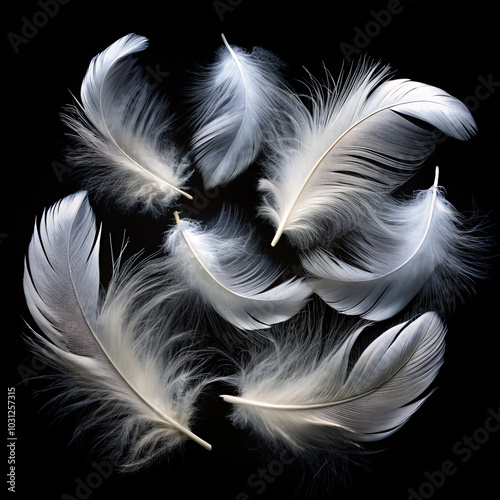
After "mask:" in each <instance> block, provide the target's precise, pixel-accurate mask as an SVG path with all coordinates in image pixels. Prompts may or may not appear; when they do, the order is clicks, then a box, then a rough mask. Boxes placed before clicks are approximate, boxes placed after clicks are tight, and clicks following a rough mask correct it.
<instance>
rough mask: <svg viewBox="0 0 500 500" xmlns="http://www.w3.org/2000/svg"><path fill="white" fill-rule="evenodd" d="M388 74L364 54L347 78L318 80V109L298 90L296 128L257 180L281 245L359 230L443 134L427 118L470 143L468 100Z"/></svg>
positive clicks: (290, 110) (292, 106)
mask: <svg viewBox="0 0 500 500" xmlns="http://www.w3.org/2000/svg"><path fill="white" fill-rule="evenodd" d="M389 73H390V71H389V68H388V67H381V66H379V65H373V64H369V63H368V62H366V61H363V62H362V63H361V64H360V65H359V66H358V67H357V68H356V69H355V70H353V71H352V72H351V73H350V74H349V75H348V76H347V78H345V81H343V83H342V81H340V82H339V83H334V82H331V81H329V82H328V84H329V87H326V88H324V87H321V86H320V85H319V84H316V85H313V89H312V96H311V98H310V103H311V106H312V110H311V111H309V109H308V108H307V107H306V105H305V104H303V102H302V101H301V100H299V99H298V98H295V97H293V96H292V95H290V99H289V106H288V107H285V112H286V113H287V114H288V119H286V120H283V123H285V124H286V123H289V124H290V129H289V132H288V135H286V134H285V135H283V133H282V137H281V138H280V137H279V136H277V137H276V139H275V141H274V144H270V146H271V147H272V148H271V152H270V154H269V156H268V158H267V160H266V162H265V164H264V166H265V174H264V178H262V179H261V181H260V184H259V188H260V190H261V191H262V192H263V203H262V206H261V213H262V215H264V216H265V217H267V218H268V219H269V220H270V221H271V223H272V225H273V226H274V227H275V228H276V234H275V237H274V239H273V241H272V243H271V244H272V245H273V246H274V245H276V243H277V242H278V240H279V238H280V237H281V235H282V234H283V233H285V234H286V235H287V236H288V238H289V240H290V242H292V243H293V244H294V245H297V246H299V247H302V248H305V247H308V246H310V245H311V244H313V243H318V242H321V241H322V240H324V239H325V238H326V239H328V238H331V237H334V236H336V235H340V234H342V233H343V232H345V231H347V230H350V229H352V228H353V227H354V226H355V225H356V223H357V222H358V221H359V219H360V218H361V217H363V216H364V214H366V213H367V212H369V211H370V209H371V208H372V207H373V206H376V204H377V203H378V200H379V197H380V195H383V194H386V193H388V192H391V191H393V190H394V189H395V188H397V187H398V186H400V185H401V184H402V183H403V182H404V181H405V180H406V179H408V177H409V176H411V175H412V174H413V173H414V172H415V170H416V169H417V167H418V166H419V165H421V164H422V162H423V161H424V160H425V159H426V158H427V157H428V156H429V154H430V153H431V152H432V150H433V147H434V145H435V140H434V139H435V134H433V132H432V131H430V130H428V128H426V127H425V126H423V125H422V124H421V122H426V124H429V125H431V126H433V127H437V128H438V129H440V130H442V131H443V132H445V133H446V134H448V135H449V136H451V137H454V138H457V139H462V140H465V139H467V138H469V137H470V135H471V134H472V133H473V132H474V131H475V123H474V120H473V118H472V115H471V114H470V112H469V111H468V109H467V108H466V106H465V105H464V104H462V103H461V102H460V101H458V100H457V99H455V98H454V97H452V96H450V95H449V94H447V93H446V92H444V91H442V90H440V89H438V88H436V87H431V86H429V85H425V84H422V83H417V82H412V81H410V80H388V77H389ZM414 119H417V120H414ZM419 120H420V121H421V122H420V123H419Z"/></svg>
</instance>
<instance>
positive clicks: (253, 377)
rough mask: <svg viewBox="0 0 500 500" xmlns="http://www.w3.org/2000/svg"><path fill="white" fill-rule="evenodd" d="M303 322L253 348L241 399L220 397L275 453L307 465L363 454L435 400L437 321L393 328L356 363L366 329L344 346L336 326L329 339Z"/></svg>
mask: <svg viewBox="0 0 500 500" xmlns="http://www.w3.org/2000/svg"><path fill="white" fill-rule="evenodd" d="M296 318H297V317H296ZM296 318H293V319H292V320H290V321H289V322H287V323H282V324H281V325H278V326H277V327H275V328H274V329H273V332H272V333H273V336H272V337H270V339H271V340H270V341H269V343H268V345H267V347H264V348H262V347H255V346H251V347H250V350H249V352H248V358H247V362H246V363H245V362H243V363H242V364H241V366H240V368H239V371H238V372H237V373H236V374H235V375H234V376H233V377H232V379H230V382H232V384H233V385H234V386H235V388H236V389H237V394H238V395H237V396H233V395H222V396H221V397H222V398H223V399H224V400H225V401H226V402H228V403H231V404H232V406H233V407H232V411H231V415H230V418H231V420H232V422H233V423H234V424H235V425H236V426H237V427H240V428H247V429H250V430H251V431H252V433H253V434H255V435H256V436H257V437H259V438H260V439H261V440H263V441H264V442H265V443H267V445H268V447H270V448H275V449H281V448H282V447H286V448H288V449H289V450H290V451H291V452H292V453H293V454H294V455H295V456H296V457H297V458H301V459H305V460H306V461H309V460H313V457H314V456H315V454H316V453H322V452H325V451H329V452H333V453H334V454H335V452H336V451H338V450H344V451H345V450H346V445H348V444H351V445H353V446H354V447H356V446H357V447H358V449H359V444H358V443H362V442H370V441H377V440H380V439H383V438H385V437H387V436H389V435H391V434H393V433H394V432H396V431H397V430H398V429H399V428H400V427H401V426H402V425H403V424H404V423H405V422H406V421H407V420H408V419H409V418H410V417H411V416H412V415H413V414H414V412H415V411H416V410H417V409H418V408H419V407H420V405H421V404H422V403H423V402H424V401H425V399H426V398H427V397H428V396H423V397H422V394H423V393H424V391H425V390H426V389H427V388H428V387H429V385H430V384H431V383H432V382H433V380H434V378H435V377H436V375H437V373H438V371H439V368H440V366H441V364H442V361H443V352H444V336H445V327H444V325H443V324H442V322H441V320H440V319H439V317H438V316H437V315H436V314H435V313H426V314H424V315H422V316H420V317H418V318H417V319H415V320H411V321H408V322H406V323H402V324H399V325H397V326H394V327H392V328H389V329H388V330H387V331H385V332H384V333H383V334H381V335H380V336H379V337H378V338H376V339H375V340H374V341H372V342H371V343H370V344H369V345H368V347H366V348H365V349H364V351H362V353H361V355H360V356H359V358H358V359H357V360H355V362H354V361H353V360H352V359H350V357H351V356H352V352H353V350H354V343H355V341H356V339H357V338H358V337H359V336H360V334H361V333H362V332H363V330H364V327H363V326H361V327H358V328H357V329H356V330H355V331H353V332H352V333H351V334H350V335H344V336H343V337H342V338H343V340H341V341H339V340H338V339H339V332H337V331H335V329H334V327H333V326H332V323H330V324H329V326H328V327H327V328H328V331H327V332H326V334H327V337H326V339H325V338H324V336H323V335H322V327H321V323H322V322H321V321H319V322H317V323H314V322H313V320H312V319H311V318H310V317H303V318H300V321H296ZM417 398H420V399H417ZM351 448H352V446H351Z"/></svg>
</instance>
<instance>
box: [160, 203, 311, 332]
mask: <svg viewBox="0 0 500 500" xmlns="http://www.w3.org/2000/svg"><path fill="white" fill-rule="evenodd" d="M176 218H177V224H176V226H175V227H173V228H172V230H171V231H170V232H169V233H167V235H166V238H165V249H166V250H167V252H168V253H169V255H168V256H167V257H166V259H165V266H166V267H165V274H166V275H167V276H170V277H171V279H172V280H173V281H174V282H176V283H178V288H179V290H182V291H181V292H180V293H179V300H180V301H181V302H183V303H184V308H187V310H189V311H190V313H191V314H192V313H193V312H194V311H197V310H198V311H199V309H198V308H197V305H196V304H198V305H200V304H201V305H204V307H207V308H208V309H213V310H215V311H216V312H217V313H218V314H219V315H220V316H222V317H223V318H224V319H225V320H226V321H229V322H230V323H231V324H232V325H234V326H236V327H237V328H240V329H243V330H256V329H261V328H266V327H268V326H269V325H272V324H275V323H279V322H281V321H285V320H287V319H288V318H290V317H291V316H293V315H294V314H296V313H297V312H298V311H299V310H300V309H301V308H302V307H303V306H304V305H305V303H306V302H307V300H308V298H309V297H310V295H311V294H312V292H311V290H310V288H309V286H308V285H307V284H306V282H305V280H304V279H299V278H291V279H288V280H286V281H284V282H282V283H280V284H276V282H277V280H278V279H279V277H280V275H281V274H282V269H280V268H279V267H278V266H277V265H276V264H275V263H274V262H273V261H272V260H271V259H270V258H269V256H267V255H266V254H264V253H263V252H262V248H261V247H260V246H259V242H258V240H257V238H256V234H255V231H254V230H253V228H252V226H251V225H250V224H248V223H242V221H241V218H240V217H238V215H237V214H234V213H231V211H230V210H229V209H223V210H222V211H221V214H220V216H219V217H218V218H217V219H216V220H215V221H213V223H211V224H210V226H209V227H208V226H205V227H204V226H202V225H201V224H200V223H197V222H196V221H194V220H190V219H180V218H179V216H178V215H177V214H176ZM188 304H191V305H189V306H188Z"/></svg>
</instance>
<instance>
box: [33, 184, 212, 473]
mask: <svg viewBox="0 0 500 500" xmlns="http://www.w3.org/2000/svg"><path fill="white" fill-rule="evenodd" d="M99 236H100V235H99V234H97V231H96V227H95V221H94V215H93V213H92V210H91V208H90V206H89V204H88V202H87V198H86V193H85V192H82V191H80V192H78V193H76V194H75V195H72V196H68V197H67V198H64V199H63V200H61V201H60V202H59V203H57V204H56V205H54V206H53V207H51V208H50V209H49V210H48V211H47V212H45V213H44V215H43V217H42V221H41V224H40V229H39V230H38V229H37V227H36V226H35V232H34V235H33V238H32V241H31V243H30V246H29V250H28V256H27V260H26V264H25V273H24V293H25V296H26V301H27V304H28V307H29V310H30V312H31V315H32V317H33V319H34V320H35V322H36V323H37V324H38V326H39V328H40V329H41V330H42V331H43V333H44V335H45V336H42V335H39V334H37V333H35V332H33V334H34V337H35V338H34V339H31V342H30V343H31V345H32V347H33V349H34V350H35V351H36V352H37V355H38V356H40V357H41V358H42V359H44V360H46V361H47V363H49V364H51V365H52V366H54V367H55V368H57V369H58V371H60V372H61V375H60V377H59V382H60V385H61V386H63V387H65V388H66V390H65V392H63V393H62V394H61V395H60V396H59V397H58V398H57V399H60V400H62V402H63V403H65V402H66V401H67V400H72V404H71V405H68V407H67V409H71V408H79V407H87V406H89V408H87V410H88V413H87V415H86V417H84V419H83V421H81V422H80V423H79V426H78V428H77V430H76V433H77V434H78V433H80V432H82V431H83V430H84V429H87V428H89V427H96V428H98V429H99V432H100V439H99V444H100V446H101V447H102V449H103V451H107V452H109V454H110V455H109V456H111V457H113V458H114V459H116V460H117V461H118V465H120V466H121V467H122V468H123V469H130V470H135V469H137V468H138V467H141V466H143V465H145V464H148V463H149V462H150V461H151V460H153V459H154V458H155V457H156V456H158V454H160V453H163V452H165V451H166V450H169V449H172V448H174V447H175V446H178V445H179V444H180V443H181V442H182V441H183V440H185V439H186V438H191V439H193V440H194V441H196V442H197V443H199V444H201V445H202V446H204V447H205V448H207V449H210V445H209V444H208V443H206V442H205V441H204V440H202V439H201V438H199V437H198V436H196V435H195V434H193V433H192V431H190V430H189V425H190V422H191V420H192V417H193V415H194V413H195V400H196V397H197V396H198V394H199V392H200V390H201V388H202V387H203V385H204V384H205V383H206V382H207V380H205V379H203V378H202V377H201V374H200V373H199V369H200V366H201V362H200V361H199V359H198V358H199V355H197V354H196V353H195V352H193V351H190V350H189V349H187V348H186V346H184V347H183V343H182V335H181V334H180V332H177V333H176V332H175V331H172V322H171V320H170V318H169V316H168V315H165V314H164V313H165V310H164V309H161V310H158V308H157V307H156V302H155V294H154V293H151V291H152V290H154V288H155V283H154V279H153V275H152V273H151V271H150V270H148V268H147V266H145V267H144V268H141V267H140V268H137V270H135V269H134V270H133V268H132V265H131V263H128V264H125V265H124V267H123V268H122V269H115V271H114V274H113V277H112V278H111V282H110V284H109V287H108V290H107V292H106V294H105V296H104V297H102V296H101V295H100V291H99V286H100V284H99V262H98V259H99ZM132 271H133V272H132ZM92 408H93V409H92Z"/></svg>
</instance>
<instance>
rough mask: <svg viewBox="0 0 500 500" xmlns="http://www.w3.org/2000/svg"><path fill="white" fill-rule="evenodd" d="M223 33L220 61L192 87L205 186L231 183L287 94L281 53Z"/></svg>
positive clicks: (195, 146) (259, 143) (247, 163)
mask: <svg viewBox="0 0 500 500" xmlns="http://www.w3.org/2000/svg"><path fill="white" fill-rule="evenodd" d="M222 38H223V41H224V47H223V48H221V50H219V52H218V54H217V58H216V61H215V62H214V63H213V64H212V65H211V66H210V67H209V68H208V69H207V70H206V71H204V72H203V73H200V75H199V77H198V80H197V82H196V84H195V86H194V87H193V101H194V104H195V107H194V113H195V114H194V125H195V127H196V131H195V133H194V136H193V140H192V148H193V152H194V156H195V160H196V162H197V166H198V168H199V170H200V172H201V174H202V177H203V181H204V184H205V188H207V189H209V188H213V187H215V186H218V185H225V184H227V183H229V182H230V181H231V180H233V179H234V178H235V177H237V176H238V175H240V174H241V173H242V172H244V171H245V170H246V169H247V168H248V167H249V166H250V164H251V163H252V162H253V161H254V160H255V158H256V157H257V154H258V153H259V151H260V150H261V147H262V144H263V142H264V140H265V136H266V130H267V128H268V127H269V124H270V123H271V122H272V121H273V120H275V119H276V116H277V114H278V109H279V107H280V102H281V101H282V100H283V91H282V90H281V75H280V66H281V63H280V62H279V61H278V59H277V58H276V57H275V56H274V55H273V54H271V53H270V52H268V51H266V50H264V49H261V48H259V47H255V48H254V49H253V50H252V52H250V53H249V52H247V51H245V50H244V49H241V48H239V47H232V46H230V45H229V44H228V43H227V41H226V39H225V38H224V36H223V37H222Z"/></svg>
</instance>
